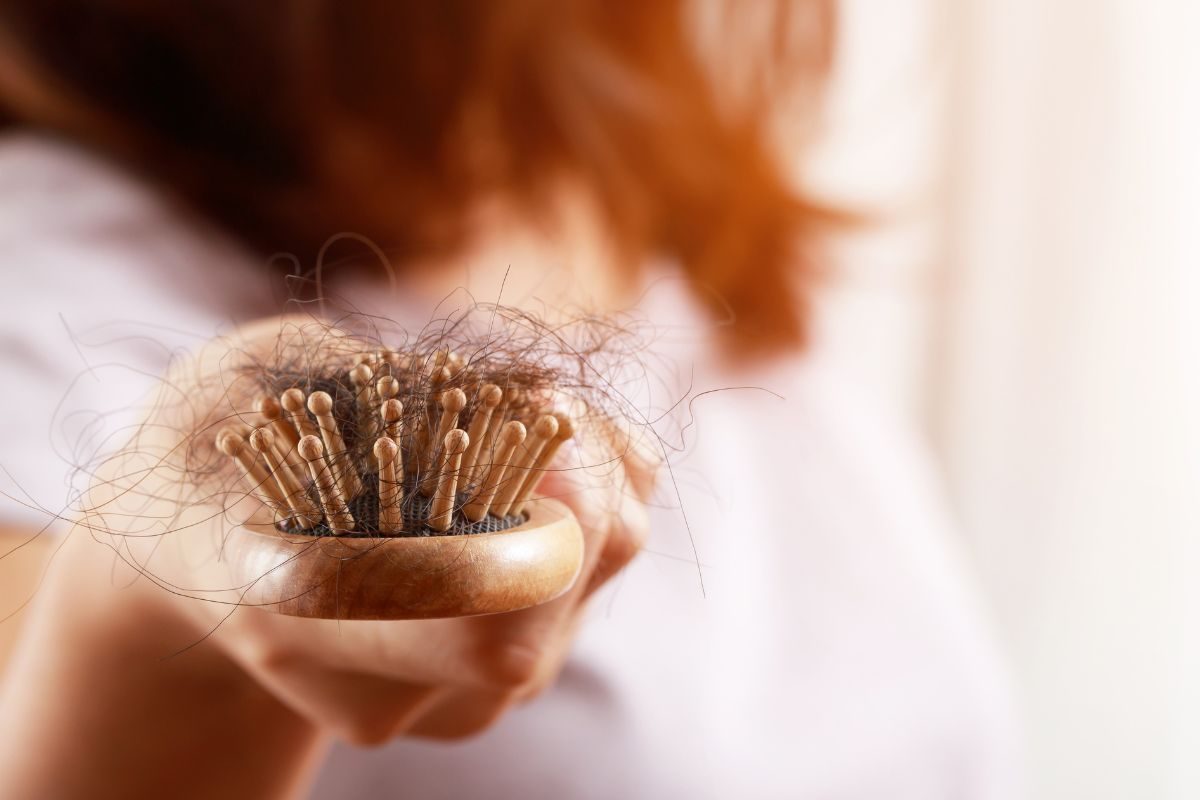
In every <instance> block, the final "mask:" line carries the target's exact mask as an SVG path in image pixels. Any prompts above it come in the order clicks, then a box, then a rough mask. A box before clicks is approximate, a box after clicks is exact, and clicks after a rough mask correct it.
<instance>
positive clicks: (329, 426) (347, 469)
mask: <svg viewBox="0 0 1200 800" xmlns="http://www.w3.org/2000/svg"><path fill="white" fill-rule="evenodd" d="M308 410H309V411H311V412H312V415H313V416H314V417H316V419H317V427H319V428H320V429H321V440H322V441H323V442H324V443H325V452H326V453H328V454H329V455H328V457H329V466H330V468H331V469H332V470H333V478H334V480H336V481H337V484H338V488H339V489H340V490H341V492H342V494H343V495H344V496H345V497H347V498H351V499H352V498H355V497H358V495H359V494H360V493H361V492H362V482H361V481H359V479H358V471H357V470H356V469H355V467H354V463H353V461H352V460H351V458H350V454H349V453H348V452H347V450H346V442H345V440H344V439H342V434H341V431H340V430H339V429H338V424H337V420H335V419H334V418H333V398H332V397H330V396H329V394H328V393H327V392H313V393H312V394H310V395H309V396H308Z"/></svg>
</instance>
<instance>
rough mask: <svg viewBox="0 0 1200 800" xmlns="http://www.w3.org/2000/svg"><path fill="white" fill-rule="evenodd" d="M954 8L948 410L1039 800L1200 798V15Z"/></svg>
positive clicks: (942, 360) (1116, 9)
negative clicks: (1199, 631)
mask: <svg viewBox="0 0 1200 800" xmlns="http://www.w3.org/2000/svg"><path fill="white" fill-rule="evenodd" d="M957 14H958V17H957V19H956V20H955V25H956V26H957V27H956V30H958V31H959V32H960V35H959V37H958V43H959V45H960V52H959V54H958V56H959V63H960V65H961V67H960V69H959V71H958V72H957V76H956V81H955V84H954V87H953V113H952V114H951V115H949V121H950V123H951V125H952V130H951V140H952V142H953V146H952V148H951V149H950V151H949V153H948V165H949V167H950V169H951V170H952V175H953V179H952V182H951V184H950V194H949V195H948V197H947V207H948V211H949V217H948V224H947V228H946V235H947V240H948V244H949V248H948V250H947V255H948V257H947V268H946V271H945V275H946V277H947V280H948V283H947V285H946V286H945V293H944V296H943V300H942V302H943V306H944V311H945V314H944V316H943V320H942V325H941V327H940V329H939V330H938V332H937V334H936V336H935V341H936V343H937V345H938V347H939V350H938V352H937V354H936V356H935V361H934V363H935V371H934V374H933V380H932V382H931V384H930V400H931V403H932V408H933V410H934V415H933V418H934V419H935V421H936V433H937V439H936V443H937V445H938V447H939V450H940V452H941V454H942V456H943V459H944V463H945V466H946V474H947V476H948V478H949V480H950V485H951V488H952V490H953V496H954V498H955V500H956V502H957V506H958V511H959V513H960V517H961V519H962V522H963V526H964V531H965V535H966V536H967V539H968V541H969V543H970V544H971V546H972V548H973V550H974V553H975V555H976V557H977V558H976V563H977V565H978V567H979V569H980V572H981V574H982V575H983V578H984V580H985V583H986V586H987V588H988V591H989V596H990V598H991V600H992V602H993V607H994V608H995V610H996V614H997V619H998V620H999V622H1000V625H1001V630H1002V632H1003V635H1004V638H1005V642H1006V644H1007V645H1008V650H1009V653H1010V654H1011V657H1012V660H1013V664H1014V666H1015V669H1016V673H1017V676H1018V678H1019V681H1020V686H1021V688H1022V690H1023V698H1024V710H1025V714H1026V718H1027V721H1028V730H1029V736H1030V752H1031V756H1032V765H1033V775H1034V777H1035V787H1036V788H1037V790H1038V796H1039V797H1045V798H1089V799H1090V800H1101V799H1103V798H1114V799H1115V798H1133V797H1137V798H1167V797H1172V798H1174V797H1178V798H1184V797H1200V783H1198V782H1197V778H1198V777H1200V773H1198V772H1197V769H1196V767H1194V766H1192V764H1194V763H1195V761H1196V758H1195V753H1196V745H1197V744H1200V742H1197V739H1196V732H1197V722H1196V719H1197V717H1198V715H1200V704H1197V699H1198V697H1197V692H1196V688H1195V686H1196V679H1197V676H1198V675H1200V673H1198V672H1197V670H1196V666H1197V664H1196V636H1195V627H1196V624H1197V623H1196V614H1195V611H1196V609H1197V606H1196V599H1197V592H1196V590H1195V589H1194V588H1193V587H1194V585H1195V584H1196V582H1197V576H1198V574H1200V573H1198V572H1197V567H1200V563H1198V562H1197V559H1196V555H1197V549H1196V543H1195V540H1196V537H1197V536H1198V535H1200V516H1198V515H1197V508H1196V503H1195V499H1194V498H1195V496H1196V485H1197V480H1200V437H1198V436H1197V424H1196V414H1197V410H1200V402H1198V401H1200V392H1198V382H1197V376H1200V337H1198V336H1197V333H1198V332H1200V331H1198V330H1197V326H1196V322H1195V321H1196V319H1197V313H1198V312H1200V291H1198V290H1200V280H1198V276H1200V273H1198V271H1197V266H1198V264H1200V240H1198V239H1197V232H1198V231H1200V158H1198V156H1197V143H1200V54H1198V52H1197V50H1196V47H1195V41H1196V38H1197V35H1198V34H1200V25H1198V24H1197V23H1200V11H1198V10H1197V8H1196V7H1195V5H1194V4H1190V3H1185V2H1174V3H1172V2H1165V3H1153V4H1150V3H1142V2H1133V0H1058V1H1057V2H1054V3H1046V2H1043V0H1003V1H1001V0H970V2H967V3H965V4H963V5H962V6H960V7H959V10H958V12H957Z"/></svg>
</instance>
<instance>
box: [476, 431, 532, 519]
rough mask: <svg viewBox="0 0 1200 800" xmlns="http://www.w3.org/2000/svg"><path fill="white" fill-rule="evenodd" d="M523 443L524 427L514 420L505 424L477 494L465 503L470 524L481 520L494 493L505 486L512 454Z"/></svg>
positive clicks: (489, 505)
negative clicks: (493, 456)
mask: <svg viewBox="0 0 1200 800" xmlns="http://www.w3.org/2000/svg"><path fill="white" fill-rule="evenodd" d="M523 441H525V426H524V425H522V424H521V423H520V422H518V421H516V420H512V421H511V422H507V423H505V424H504V427H503V428H501V429H500V433H499V434H498V436H497V443H496V455H495V458H493V459H492V462H491V464H490V466H489V468H488V471H487V476H486V477H485V478H484V479H483V481H482V482H481V483H480V486H479V493H478V494H477V495H476V496H475V498H474V499H473V500H471V501H470V502H469V503H467V505H466V507H465V508H464V509H463V513H464V514H465V515H466V517H467V519H469V520H471V521H472V522H479V521H480V520H481V519H483V518H484V517H485V516H486V515H487V513H488V510H489V509H490V507H491V505H492V500H493V498H495V496H496V493H497V492H498V491H500V489H501V487H502V486H503V485H504V484H505V473H506V472H508V465H509V463H510V462H511V460H512V457H513V453H514V452H516V449H517V447H518V446H519V445H520V444H521V442H523Z"/></svg>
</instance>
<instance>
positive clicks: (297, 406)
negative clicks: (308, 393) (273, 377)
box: [279, 387, 317, 443]
mask: <svg viewBox="0 0 1200 800" xmlns="http://www.w3.org/2000/svg"><path fill="white" fill-rule="evenodd" d="M304 402H305V397H304V392H302V391H301V390H299V389H297V388H295V387H293V388H291V389H288V390H287V391H285V392H284V393H283V394H281V395H280V396H279V404H280V405H281V406H283V410H284V411H285V412H287V417H288V420H289V421H290V422H291V423H292V428H293V429H295V431H296V434H297V439H296V442H297V443H299V441H300V439H303V438H304V437H305V436H316V435H317V426H316V425H314V424H313V422H312V420H311V419H309V418H308V409H306V408H305V407H304Z"/></svg>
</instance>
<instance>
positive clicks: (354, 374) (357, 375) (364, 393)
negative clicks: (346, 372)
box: [350, 364, 375, 413]
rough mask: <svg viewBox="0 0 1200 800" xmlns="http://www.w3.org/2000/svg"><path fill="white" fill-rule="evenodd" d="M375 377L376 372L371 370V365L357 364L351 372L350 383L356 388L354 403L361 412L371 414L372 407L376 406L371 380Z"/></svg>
mask: <svg viewBox="0 0 1200 800" xmlns="http://www.w3.org/2000/svg"><path fill="white" fill-rule="evenodd" d="M374 377H375V371H374V370H372V369H371V366H370V365H369V364H357V365H356V366H355V367H354V369H352V370H350V383H351V384H352V385H353V386H354V402H355V403H357V404H358V409H359V411H362V412H366V413H370V411H371V407H372V406H373V405H374V402H373V401H374V397H373V395H372V391H373V389H374V387H373V386H371V380H372V379H373V378H374Z"/></svg>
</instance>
